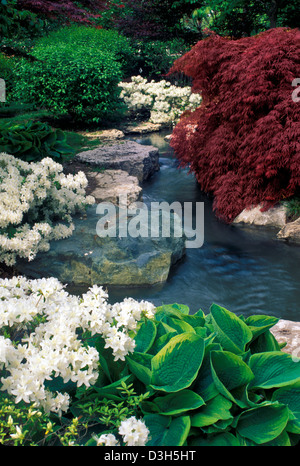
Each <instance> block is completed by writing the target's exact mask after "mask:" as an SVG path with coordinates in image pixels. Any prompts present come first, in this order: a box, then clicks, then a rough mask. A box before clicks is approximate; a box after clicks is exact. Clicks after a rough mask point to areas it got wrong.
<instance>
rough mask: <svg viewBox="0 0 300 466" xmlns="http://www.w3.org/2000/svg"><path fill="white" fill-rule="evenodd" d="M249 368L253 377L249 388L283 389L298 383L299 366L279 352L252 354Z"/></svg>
mask: <svg viewBox="0 0 300 466" xmlns="http://www.w3.org/2000/svg"><path fill="white" fill-rule="evenodd" d="M249 367H250V369H251V370H252V372H253V374H254V376H255V378H254V379H253V380H252V381H251V382H250V385H249V387H251V388H275V387H284V386H285V385H289V384H292V383H295V382H298V381H300V364H299V363H297V362H295V361H293V359H292V357H291V355H290V354H287V353H283V352H280V351H271V352H267V353H257V354H253V355H252V356H251V358H250V360H249Z"/></svg>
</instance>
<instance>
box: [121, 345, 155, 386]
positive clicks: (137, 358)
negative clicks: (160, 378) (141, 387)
mask: <svg viewBox="0 0 300 466" xmlns="http://www.w3.org/2000/svg"><path fill="white" fill-rule="evenodd" d="M152 357H153V356H151V355H150V354H144V353H136V352H134V353H132V354H131V355H130V356H126V362H127V364H128V366H129V369H130V370H131V372H132V373H133V374H134V375H135V376H136V377H137V378H138V379H139V380H140V381H141V382H143V383H144V384H145V385H149V384H150V382H151V376H152V372H151V359H152Z"/></svg>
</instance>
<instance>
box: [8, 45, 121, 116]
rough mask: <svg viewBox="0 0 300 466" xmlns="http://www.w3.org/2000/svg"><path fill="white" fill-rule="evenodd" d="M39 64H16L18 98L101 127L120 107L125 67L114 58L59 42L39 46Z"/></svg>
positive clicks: (108, 54)
mask: <svg viewBox="0 0 300 466" xmlns="http://www.w3.org/2000/svg"><path fill="white" fill-rule="evenodd" d="M33 55H34V56H35V57H36V59H37V60H36V61H34V62H28V61H26V60H20V61H19V62H18V63H17V64H16V69H15V74H16V77H17V89H16V94H17V97H18V98H19V99H20V100H22V101H24V100H25V101H27V102H32V103H34V104H35V105H37V106H39V107H45V108H47V109H49V110H50V111H51V112H53V113H54V114H55V115H59V116H61V115H66V114H69V115H71V116H72V118H73V119H74V120H79V121H85V122H87V123H89V122H95V123H99V122H101V121H103V120H105V119H107V118H109V117H111V116H112V115H113V114H114V112H115V111H116V110H117V109H118V107H119V106H120V100H119V93H120V89H119V88H118V83H119V82H120V80H121V78H122V71H121V64H120V63H118V62H117V61H116V59H115V56H114V54H112V53H109V52H108V51H104V50H100V51H99V50H98V49H96V48H93V47H85V46H78V47H75V46H74V44H72V43H68V42H66V43H64V42H58V43H57V44H55V45H54V44H52V43H51V42H50V43H49V44H48V45H46V44H42V43H41V44H38V45H37V46H36V47H35V48H34V50H33Z"/></svg>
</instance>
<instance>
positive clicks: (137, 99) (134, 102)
mask: <svg viewBox="0 0 300 466" xmlns="http://www.w3.org/2000/svg"><path fill="white" fill-rule="evenodd" d="M119 86H120V87H121V88H122V91H121V95H120V97H121V98H122V99H123V100H124V102H125V104H126V105H127V107H128V109H129V110H130V111H131V112H135V113H139V112H142V111H145V110H148V111H150V120H149V121H150V122H151V123H161V124H175V123H176V122H177V121H178V120H179V118H180V116H181V115H182V113H183V112H184V111H186V110H194V109H196V108H197V107H199V105H200V104H201V101H202V98H201V95H200V94H194V93H192V90H191V87H189V86H186V87H179V86H174V85H172V84H171V83H170V82H168V81H166V80H162V81H159V82H155V81H154V80H152V81H150V82H149V81H147V79H145V78H143V77H141V76H133V77H132V78H131V82H129V83H126V82H121V83H120V84H119Z"/></svg>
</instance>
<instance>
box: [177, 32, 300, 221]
mask: <svg viewBox="0 0 300 466" xmlns="http://www.w3.org/2000/svg"><path fill="white" fill-rule="evenodd" d="M299 50H300V31H299V30H298V29H286V28H276V29H271V30H269V31H266V32H263V33H261V34H259V35H257V36H253V37H246V38H242V39H238V40H230V39H228V38H223V37H220V36H218V35H216V34H214V33H212V34H211V35H210V36H209V37H208V38H206V39H205V40H202V41H200V42H198V43H197V44H196V45H195V46H194V47H193V48H192V49H191V51H190V52H188V53H187V54H185V55H184V56H183V57H181V58H180V59H179V60H177V61H176V62H175V64H174V65H173V67H172V69H171V70H170V73H174V72H183V73H184V74H185V75H187V76H189V77H191V78H192V80H193V91H194V92H201V93H202V96H203V103H202V105H201V106H200V107H199V108H198V109H197V110H196V111H194V112H192V113H186V114H184V115H183V116H182V118H181V120H180V122H179V123H178V125H177V126H176V127H175V129H174V132H173V136H172V142H171V144H172V147H173V148H174V150H175V153H176V155H177V157H178V159H179V160H180V162H181V165H182V166H187V165H188V166H190V169H191V171H192V172H194V173H195V176H196V178H197V181H198V182H199V184H200V187H201V189H202V190H204V191H205V192H207V193H211V194H212V195H213V197H214V210H215V212H216V214H217V216H218V217H220V218H221V219H223V220H225V221H226V222H231V221H233V220H234V218H235V217H236V216H237V215H238V214H239V213H240V212H241V211H242V210H243V209H245V208H250V207H251V206H254V205H258V204H261V205H262V206H263V209H268V208H269V207H270V206H271V205H274V204H275V203H277V202H278V201H280V200H282V199H284V198H288V197H291V196H293V195H294V194H295V193H296V192H297V190H299V187H300V102H297V99H292V93H293V91H295V88H293V87H292V82H293V80H294V79H295V78H300V54H299ZM298 192H299V191H298Z"/></svg>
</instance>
